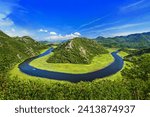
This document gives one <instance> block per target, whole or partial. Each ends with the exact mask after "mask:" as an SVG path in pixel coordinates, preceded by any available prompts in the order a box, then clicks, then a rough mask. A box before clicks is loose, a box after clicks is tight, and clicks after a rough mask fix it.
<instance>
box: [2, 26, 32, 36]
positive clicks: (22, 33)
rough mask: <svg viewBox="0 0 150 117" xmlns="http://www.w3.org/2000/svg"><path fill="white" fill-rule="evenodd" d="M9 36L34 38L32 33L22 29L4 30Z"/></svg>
mask: <svg viewBox="0 0 150 117" xmlns="http://www.w3.org/2000/svg"><path fill="white" fill-rule="evenodd" d="M3 31H4V32H5V33H6V34H8V35H9V36H12V37H14V36H32V34H31V32H29V31H27V30H26V29H22V28H10V29H4V30H3Z"/></svg>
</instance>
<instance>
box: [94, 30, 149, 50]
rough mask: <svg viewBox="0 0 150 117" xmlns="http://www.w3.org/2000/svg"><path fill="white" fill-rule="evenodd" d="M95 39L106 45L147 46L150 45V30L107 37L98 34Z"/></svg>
mask: <svg viewBox="0 0 150 117" xmlns="http://www.w3.org/2000/svg"><path fill="white" fill-rule="evenodd" d="M95 40H96V41H98V42H100V43H102V44H103V45H105V46H107V47H121V48H122V47H123V48H124V47H129V48H148V47H150V32H146V33H137V34H131V35H128V36H116V37H108V38H105V37H102V36H99V37H97V38H96V39H95Z"/></svg>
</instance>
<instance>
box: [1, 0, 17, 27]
mask: <svg viewBox="0 0 150 117" xmlns="http://www.w3.org/2000/svg"><path fill="white" fill-rule="evenodd" d="M14 7H15V6H14V3H9V2H4V1H0V27H1V28H2V27H6V26H7V27H9V26H12V25H14V22H13V21H12V19H10V18H9V17H8V16H9V15H10V14H11V13H12V11H13V8H14Z"/></svg>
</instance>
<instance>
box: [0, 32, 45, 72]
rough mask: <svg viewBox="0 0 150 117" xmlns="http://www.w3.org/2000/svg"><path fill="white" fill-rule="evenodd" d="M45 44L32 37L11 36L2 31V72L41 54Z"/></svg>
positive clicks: (0, 65)
mask: <svg viewBox="0 0 150 117" xmlns="http://www.w3.org/2000/svg"><path fill="white" fill-rule="evenodd" d="M42 48H45V46H44V45H41V44H40V43H38V42H36V41H35V40H33V39H32V38H31V37H28V36H24V37H10V36H8V35H6V34H5V33H3V32H2V31H0V72H4V71H7V70H9V69H10V68H11V67H12V66H14V65H15V64H16V63H18V62H21V61H23V60H25V59H27V58H29V57H32V56H35V55H37V54H39V52H40V51H39V50H40V49H42Z"/></svg>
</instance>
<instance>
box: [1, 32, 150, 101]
mask: <svg viewBox="0 0 150 117" xmlns="http://www.w3.org/2000/svg"><path fill="white" fill-rule="evenodd" d="M89 42H90V41H89ZM92 42H93V41H92ZM92 42H91V43H92ZM86 45H88V43H86ZM96 45H97V44H96ZM77 46H78V45H77ZM100 46H101V45H100ZM46 47H47V46H44V45H41V44H39V43H38V42H35V41H34V40H32V39H31V38H29V37H22V38H19V37H15V38H12V37H9V36H7V35H6V34H4V33H3V32H0V55H1V56H0V71H1V72H0V99H5V100H8V99H12V100H18V99H23V100H31V99H32V100H45V99H47V100H50V99H51V100H58V99H61V100H63V99H68V100H71V99H72V100H73V99H76V100H92V99H93V100H123V99H125V100H146V99H150V55H149V52H148V50H140V51H141V52H142V54H135V52H137V53H139V52H138V51H137V50H128V49H124V50H122V51H121V52H119V55H121V56H122V57H124V58H126V56H127V55H128V54H130V56H131V55H132V58H133V59H132V61H125V67H124V68H123V69H122V70H121V71H120V72H118V73H117V74H114V75H112V76H109V77H107V78H105V79H96V80H94V81H92V82H79V83H70V82H66V81H56V80H49V79H45V78H37V77H33V76H28V75H26V74H23V73H22V72H20V70H19V69H18V65H17V64H19V63H20V62H22V61H23V60H25V59H26V58H29V57H31V56H35V55H37V54H38V53H39V52H41V49H44V48H46ZM59 47H62V45H61V46H59ZM82 47H84V45H82ZM90 47H91V46H90ZM101 47H102V46H101ZM85 48H86V47H85ZM91 48H92V47H91ZM102 48H103V47H102ZM76 49H77V48H76ZM114 50H118V49H116V48H113V49H112V48H111V49H109V52H112V51H114ZM93 51H94V50H93ZM104 51H105V52H107V51H106V50H105V49H104ZM133 51H134V52H133ZM55 52H57V49H56V51H54V53H55ZM141 52H140V53H141ZM18 54H19V55H18ZM93 55H94V54H93ZM48 57H49V56H45V57H42V58H40V59H37V60H36V61H33V63H31V64H34V65H35V64H36V63H38V62H43V64H46V60H47V59H48ZM93 57H94V56H93ZM109 57H110V55H109V54H100V55H99V54H98V55H97V56H95V57H94V58H93V59H91V64H89V66H90V65H91V67H94V66H99V65H100V66H101V67H103V66H105V65H106V64H108V63H109V60H106V59H104V58H107V59H108V58H109ZM91 58H92V57H91ZM99 60H101V62H104V63H103V64H101V63H99ZM110 60H112V58H111V59H110ZM106 61H107V62H108V63H106ZM34 62H35V63H34ZM44 62H45V63H44ZM110 62H111V61H110ZM47 64H53V63H47ZM95 64H96V65H95ZM97 64H99V65H97ZM56 65H57V64H56ZM58 65H59V64H58ZM62 65H65V64H64V63H63V64H62ZM66 65H67V64H66ZM68 65H69V64H68ZM76 65H78V64H76ZM84 65H86V64H80V65H79V66H78V67H81V66H84ZM92 65H93V66H92ZM42 67H44V66H42ZM58 67H60V66H58ZM12 68H13V69H12ZM44 69H45V68H44ZM62 69H63V68H62ZM69 69H71V68H69ZM85 71H86V70H85Z"/></svg>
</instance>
